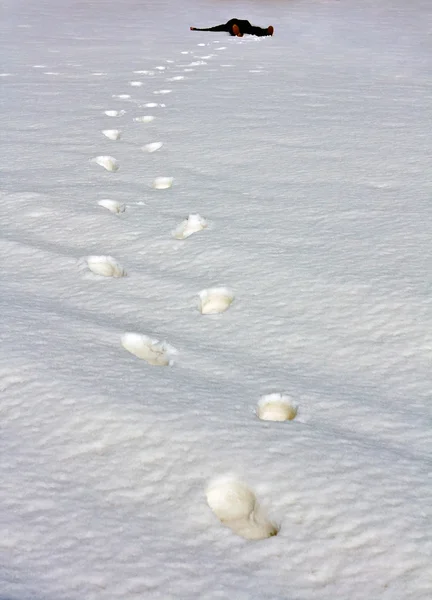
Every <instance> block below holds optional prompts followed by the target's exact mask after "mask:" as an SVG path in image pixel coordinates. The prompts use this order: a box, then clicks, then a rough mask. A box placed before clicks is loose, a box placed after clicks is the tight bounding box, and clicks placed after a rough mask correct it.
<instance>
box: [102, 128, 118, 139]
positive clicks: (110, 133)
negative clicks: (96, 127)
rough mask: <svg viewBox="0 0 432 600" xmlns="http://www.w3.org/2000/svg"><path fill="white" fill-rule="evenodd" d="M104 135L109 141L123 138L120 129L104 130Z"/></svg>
mask: <svg viewBox="0 0 432 600" xmlns="http://www.w3.org/2000/svg"><path fill="white" fill-rule="evenodd" d="M102 133H103V134H104V136H105V137H107V138H108V139H109V140H119V139H120V138H121V131H120V130H119V129H104V130H103V131H102Z"/></svg>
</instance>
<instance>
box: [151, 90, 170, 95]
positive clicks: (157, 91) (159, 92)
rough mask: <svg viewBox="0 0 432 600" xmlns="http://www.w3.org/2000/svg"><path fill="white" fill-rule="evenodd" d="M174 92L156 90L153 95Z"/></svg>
mask: <svg viewBox="0 0 432 600" xmlns="http://www.w3.org/2000/svg"><path fill="white" fill-rule="evenodd" d="M171 92H172V90H156V91H154V92H153V94H171Z"/></svg>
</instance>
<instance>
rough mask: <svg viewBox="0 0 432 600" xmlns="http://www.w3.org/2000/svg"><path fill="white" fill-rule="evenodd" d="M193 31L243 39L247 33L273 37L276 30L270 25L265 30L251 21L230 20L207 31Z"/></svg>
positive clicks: (196, 29)
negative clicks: (222, 32) (213, 32)
mask: <svg viewBox="0 0 432 600" xmlns="http://www.w3.org/2000/svg"><path fill="white" fill-rule="evenodd" d="M191 31H227V32H228V33H229V34H230V35H236V36H237V37H242V36H243V35H244V34H245V33H247V34H249V35H258V36H260V37H262V36H264V35H273V32H274V28H273V27H272V25H270V26H269V27H267V28H266V29H263V28H262V27H255V25H251V24H250V23H249V21H242V20H241V19H230V20H229V21H228V22H227V23H225V24H224V25H216V27H207V28H206V29H200V28H199V27H191Z"/></svg>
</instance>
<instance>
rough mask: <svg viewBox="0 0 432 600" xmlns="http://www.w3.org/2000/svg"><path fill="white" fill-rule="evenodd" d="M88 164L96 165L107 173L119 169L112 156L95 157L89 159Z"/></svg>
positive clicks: (116, 161)
mask: <svg viewBox="0 0 432 600" xmlns="http://www.w3.org/2000/svg"><path fill="white" fill-rule="evenodd" d="M90 162H91V163H96V164H97V165H99V166H100V167H103V168H104V169H106V170H107V171H118V170H119V168H120V165H119V163H118V160H117V159H115V158H114V157H113V156H96V158H92V159H90Z"/></svg>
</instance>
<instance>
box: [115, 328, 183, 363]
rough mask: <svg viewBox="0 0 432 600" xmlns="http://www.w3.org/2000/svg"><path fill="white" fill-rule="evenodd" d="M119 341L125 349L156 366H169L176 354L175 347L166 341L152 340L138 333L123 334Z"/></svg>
mask: <svg viewBox="0 0 432 600" xmlns="http://www.w3.org/2000/svg"><path fill="white" fill-rule="evenodd" d="M121 343H122V346H123V348H124V349H125V350H127V351H128V352H130V353H131V354H133V355H134V356H136V357H137V358H141V359H142V360H145V361H146V362H147V363H148V364H149V365H153V366H156V367H168V366H171V365H172V364H173V363H174V356H175V355H176V354H177V351H176V349H175V348H173V346H170V345H169V344H167V343H166V342H160V341H159V340H154V339H152V338H150V337H149V336H147V335H142V334H140V333H125V334H123V335H122V338H121Z"/></svg>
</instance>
